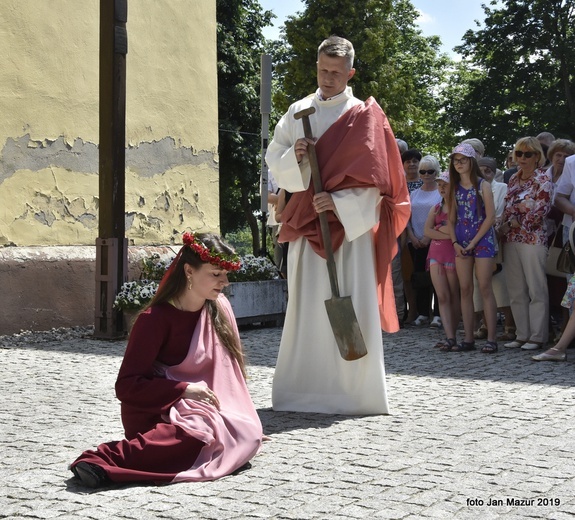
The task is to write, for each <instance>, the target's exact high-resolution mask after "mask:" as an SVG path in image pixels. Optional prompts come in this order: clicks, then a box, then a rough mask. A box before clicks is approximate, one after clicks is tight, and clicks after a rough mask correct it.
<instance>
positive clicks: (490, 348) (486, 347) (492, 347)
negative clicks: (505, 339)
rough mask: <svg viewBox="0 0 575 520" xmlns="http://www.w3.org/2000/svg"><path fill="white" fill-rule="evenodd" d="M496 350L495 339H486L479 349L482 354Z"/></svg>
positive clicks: (492, 352) (493, 352)
mask: <svg viewBox="0 0 575 520" xmlns="http://www.w3.org/2000/svg"><path fill="white" fill-rule="evenodd" d="M497 350H498V349H497V343H496V342H495V341H487V342H486V343H485V345H484V346H483V348H482V349H481V352H483V353H484V354H495V352H497Z"/></svg>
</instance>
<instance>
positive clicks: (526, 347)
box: [521, 342, 543, 350]
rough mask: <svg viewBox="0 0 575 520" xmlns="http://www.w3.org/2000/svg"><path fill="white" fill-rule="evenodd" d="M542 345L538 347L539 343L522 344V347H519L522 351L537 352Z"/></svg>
mask: <svg viewBox="0 0 575 520" xmlns="http://www.w3.org/2000/svg"><path fill="white" fill-rule="evenodd" d="M542 346H543V345H540V344H539V343H531V342H528V343H524V344H523V345H521V349H522V350H538V349H540V348H541V347H542Z"/></svg>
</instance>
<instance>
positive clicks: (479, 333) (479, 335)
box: [473, 325, 487, 339]
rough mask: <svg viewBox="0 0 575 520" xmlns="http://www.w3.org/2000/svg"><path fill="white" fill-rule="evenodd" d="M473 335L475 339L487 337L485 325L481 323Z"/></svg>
mask: <svg viewBox="0 0 575 520" xmlns="http://www.w3.org/2000/svg"><path fill="white" fill-rule="evenodd" d="M473 337H474V338H475V339H485V338H486V337H487V327H486V326H485V325H481V327H479V328H478V329H477V330H476V331H475V332H474V333H473Z"/></svg>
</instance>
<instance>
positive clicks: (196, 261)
mask: <svg viewBox="0 0 575 520" xmlns="http://www.w3.org/2000/svg"><path fill="white" fill-rule="evenodd" d="M195 236H196V238H197V239H198V240H200V241H201V242H202V243H203V244H204V245H205V246H206V247H207V248H208V249H213V250H214V251H215V252H217V253H225V254H230V255H231V254H233V253H234V250H233V249H232V248H231V247H230V246H229V245H227V244H226V243H225V242H223V241H222V239H221V238H220V237H219V236H218V235H216V234H214V233H196V234H195ZM174 262H175V264H174V263H173V262H172V266H170V268H169V269H168V271H167V273H166V275H165V276H164V279H162V282H161V283H160V286H159V287H158V290H157V292H156V294H155V295H154V297H153V298H152V300H151V301H150V303H149V304H148V305H147V307H146V308H148V307H153V306H154V305H159V304H160V303H165V302H169V301H170V300H173V299H174V298H176V297H177V296H178V294H180V293H181V292H182V291H185V290H186V287H187V279H186V273H185V271H184V265H186V264H190V265H191V266H192V267H193V268H195V269H198V268H200V267H201V266H202V265H203V264H205V263H206V262H203V261H202V260H201V259H200V257H199V256H198V255H197V254H196V253H195V252H194V251H193V250H192V249H191V248H190V247H189V246H186V245H184V246H183V247H182V249H181V250H180V252H179V253H178V256H177V257H176V258H175V259H174ZM205 305H206V307H207V309H208V312H209V315H210V318H211V320H212V323H213V325H214V329H215V330H216V333H217V334H218V336H219V338H220V339H221V341H222V343H223V345H224V347H225V348H226V349H227V350H228V351H229V353H230V354H231V355H232V357H233V358H234V359H235V360H236V361H237V362H238V364H239V366H240V369H241V371H242V374H243V376H244V377H246V367H245V356H244V352H243V349H242V345H241V342H240V339H239V337H238V336H237V334H236V333H235V331H234V328H233V327H232V324H231V323H230V321H229V320H228V317H227V316H226V313H225V312H224V311H223V310H222V309H221V307H220V306H219V305H218V303H217V301H215V300H206V304H205Z"/></svg>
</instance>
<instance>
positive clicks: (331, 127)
mask: <svg viewBox="0 0 575 520" xmlns="http://www.w3.org/2000/svg"><path fill="white" fill-rule="evenodd" d="M353 59H354V49H353V46H352V44H351V43H350V42H349V41H347V40H345V39H343V38H340V37H337V36H331V37H330V38H328V39H327V40H325V41H323V42H322V44H321V45H320V46H319V49H318V56H317V82H318V86H319V88H318V90H317V91H316V92H315V94H312V95H310V96H308V97H306V98H304V99H302V100H300V101H297V102H296V103H294V104H293V105H292V106H291V107H290V108H289V109H288V111H287V113H286V114H285V115H284V116H283V117H282V118H281V120H280V121H279V123H278V125H277V126H276V129H275V133H274V138H273V141H272V142H271V143H270V146H269V148H268V151H267V155H266V159H267V161H268V164H269V166H270V169H271V170H272V171H273V172H274V177H275V179H276V181H277V183H278V185H279V186H280V188H284V189H286V190H287V191H289V192H291V193H293V195H292V196H291V198H290V201H289V203H288V204H287V206H286V208H285V209H284V211H283V214H282V227H281V231H280V242H284V241H287V242H289V243H290V245H289V250H288V277H287V278H288V292H289V301H288V308H287V312H286V319H285V324H284V329H283V334H282V339H281V345H280V350H279V355H278V360H277V363H276V370H275V374H274V382H273V391H272V403H273V408H274V410H284V411H300V412H319V413H330V414H348V415H356V414H386V413H389V410H388V403H387V394H386V386H385V367H384V361H383V344H382V334H381V330H382V328H383V329H384V330H386V331H388V332H395V331H397V330H398V328H399V324H398V320H397V313H396V309H395V301H394V295H393V286H392V283H391V270H390V264H391V260H392V258H393V256H394V255H395V253H396V251H397V237H398V236H399V235H400V233H401V232H402V231H403V229H404V228H405V225H406V223H407V221H408V219H409V195H408V192H407V185H406V182H405V176H404V174H403V168H402V163H401V158H400V156H399V152H398V149H397V144H396V142H395V137H394V135H393V132H392V130H391V128H390V126H389V123H388V121H387V118H386V116H385V114H384V113H383V111H382V110H381V108H380V107H379V105H378V104H377V103H376V101H375V100H374V99H373V98H369V99H368V100H367V101H365V102H362V101H361V100H359V99H357V98H355V97H354V96H353V93H352V89H351V88H350V87H348V86H347V82H348V81H349V80H350V79H351V78H352V77H353V75H354V74H355V69H354V68H353ZM310 107H313V108H315V113H314V114H313V115H311V116H310V122H311V127H312V131H313V135H314V139H313V140H311V139H310V140H307V139H305V138H304V130H303V126H302V122H301V121H299V120H296V119H294V115H295V114H296V113H298V112H299V111H301V110H305V109H308V108H310ZM310 146H315V147H316V153H317V156H318V162H319V169H320V173H321V177H322V185H323V189H324V191H323V192H321V193H314V191H313V184H312V183H310V177H311V170H310V164H309V157H308V148H309V147H310ZM320 212H326V213H327V217H328V222H329V224H330V232H331V237H332V243H333V249H334V251H335V263H336V269H337V275H338V281H339V288H340V293H341V296H351V299H352V302H353V306H354V309H355V313H356V316H357V319H358V322H359V326H360V329H361V331H362V334H363V338H364V340H365V344H366V346H367V351H368V353H367V355H366V356H364V357H362V358H360V359H358V360H355V361H345V360H343V359H342V358H341V356H340V354H339V350H338V347H337V343H336V340H335V337H334V334H333V331H332V328H331V325H330V322H329V319H328V316H327V312H326V309H325V304H324V301H325V300H327V299H329V298H330V297H331V288H330V284H329V277H328V271H327V266H326V261H325V252H324V250H323V242H322V239H321V231H320V225H319V218H318V213H320Z"/></svg>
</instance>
